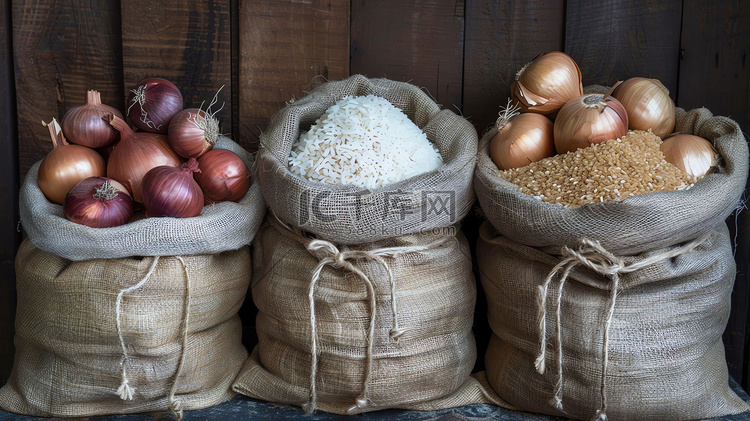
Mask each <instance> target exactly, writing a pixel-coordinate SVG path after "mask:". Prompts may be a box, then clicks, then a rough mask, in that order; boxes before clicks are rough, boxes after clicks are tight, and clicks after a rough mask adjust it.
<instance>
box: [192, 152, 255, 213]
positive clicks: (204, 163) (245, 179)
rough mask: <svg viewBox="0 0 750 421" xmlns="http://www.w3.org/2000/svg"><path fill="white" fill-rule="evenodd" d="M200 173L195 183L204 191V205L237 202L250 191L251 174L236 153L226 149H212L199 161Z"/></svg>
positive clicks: (196, 174)
mask: <svg viewBox="0 0 750 421" xmlns="http://www.w3.org/2000/svg"><path fill="white" fill-rule="evenodd" d="M198 167H199V168H200V170H201V171H200V172H198V173H195V174H194V175H195V181H196V182H198V185H199V186H200V187H201V190H203V196H204V199H205V200H204V204H206V205H211V204H214V203H217V202H223V201H237V200H239V199H241V198H242V197H243V196H244V195H245V193H247V191H248V190H250V184H251V182H252V180H251V179H250V173H249V172H248V170H247V166H246V165H245V162H244V161H242V158H240V157H239V155H237V154H236V153H234V152H232V151H229V150H226V149H212V150H210V151H208V152H206V154H205V155H203V156H202V157H200V158H199V159H198Z"/></svg>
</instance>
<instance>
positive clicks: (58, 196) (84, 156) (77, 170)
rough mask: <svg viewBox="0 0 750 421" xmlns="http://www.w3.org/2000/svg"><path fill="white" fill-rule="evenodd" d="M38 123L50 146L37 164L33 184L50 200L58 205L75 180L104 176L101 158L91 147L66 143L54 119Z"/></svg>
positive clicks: (74, 183)
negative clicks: (46, 133) (50, 149)
mask: <svg viewBox="0 0 750 421" xmlns="http://www.w3.org/2000/svg"><path fill="white" fill-rule="evenodd" d="M42 124H44V125H45V126H47V128H48V129H49V134H50V137H51V138H52V143H53V144H54V149H52V151H50V152H49V153H48V154H47V155H46V156H45V157H44V159H43V160H42V162H41V164H39V176H38V178H37V185H39V189H40V190H41V191H42V193H44V196H45V197H46V198H47V199H48V200H49V201H50V202H54V203H57V204H58V205H62V204H63V201H64V200H65V195H67V194H68V192H69V191H70V189H72V188H73V187H74V186H75V185H76V184H78V182H79V181H81V180H83V179H85V178H88V177H101V176H104V174H105V171H106V170H105V164H104V158H102V156H101V155H99V153H98V152H96V151H95V150H93V149H91V148H87V147H86V146H81V145H71V144H69V143H68V142H67V140H66V139H65V135H64V134H63V131H62V128H61V127H60V124H59V123H58V122H57V120H56V119H54V118H53V119H52V121H51V122H50V123H49V124H47V123H44V122H42Z"/></svg>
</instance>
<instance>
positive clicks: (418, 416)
mask: <svg viewBox="0 0 750 421" xmlns="http://www.w3.org/2000/svg"><path fill="white" fill-rule="evenodd" d="M729 383H730V385H731V386H732V389H733V390H734V391H735V392H737V394H738V395H739V396H740V397H741V398H742V399H744V400H745V402H748V403H750V396H748V394H747V393H746V392H745V391H744V390H743V389H742V388H741V387H740V386H739V385H738V384H737V383H736V382H735V381H734V380H733V379H730V382H729ZM170 419H174V418H173V417H172V415H168V414H137V415H117V416H101V417H91V418H86V420H87V421H161V420H164V421H166V420H170ZM183 419H184V420H185V421H198V420H200V421H214V420H216V421H240V420H252V421H283V420H305V421H330V420H354V421H356V420H364V421H485V420H487V421H489V420H493V421H552V420H558V421H560V420H565V418H559V417H550V416H546V415H537V414H530V413H526V412H518V411H511V410H508V409H504V408H500V407H498V406H494V405H487V404H476V405H468V406H464V407H461V408H454V409H445V410H440V411H426V412H417V411H400V410H384V411H377V412H370V413H366V414H359V415H352V416H342V415H334V414H328V413H323V412H316V413H314V414H312V415H305V414H304V412H302V410H301V409H300V408H296V407H280V406H276V405H272V404H269V403H266V402H260V401H257V400H254V399H249V398H246V397H242V396H238V397H236V398H234V399H232V400H230V401H228V402H224V403H222V404H220V405H217V406H214V407H212V408H207V409H200V410H195V411H186V412H185V415H184V418H183ZM11 420H12V421H38V420H45V421H51V420H53V419H50V418H37V417H26V416H20V415H15V414H10V413H7V412H3V411H0V421H11ZM739 420H750V413H745V414H741V415H734V416H729V417H721V418H713V421H739ZM665 421H667V420H665Z"/></svg>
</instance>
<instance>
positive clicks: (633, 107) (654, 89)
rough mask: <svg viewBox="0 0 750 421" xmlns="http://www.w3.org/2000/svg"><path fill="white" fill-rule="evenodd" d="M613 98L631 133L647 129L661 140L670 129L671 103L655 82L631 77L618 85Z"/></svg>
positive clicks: (664, 89)
mask: <svg viewBox="0 0 750 421" xmlns="http://www.w3.org/2000/svg"><path fill="white" fill-rule="evenodd" d="M613 96H614V97H615V98H617V100H618V101H620V103H621V104H622V105H623V107H625V110H626V111H627V112H628V121H629V124H628V127H629V128H630V129H631V130H648V129H651V131H652V132H653V133H654V134H655V135H657V136H659V137H661V138H664V137H666V136H669V134H671V133H672V130H674V124H675V108H674V101H672V98H670V97H669V91H668V90H667V88H666V87H664V85H662V83H661V82H659V80H657V79H647V78H645V77H633V78H630V79H628V80H626V81H625V82H622V84H620V85H619V86H617V88H616V89H615V91H614V94H613Z"/></svg>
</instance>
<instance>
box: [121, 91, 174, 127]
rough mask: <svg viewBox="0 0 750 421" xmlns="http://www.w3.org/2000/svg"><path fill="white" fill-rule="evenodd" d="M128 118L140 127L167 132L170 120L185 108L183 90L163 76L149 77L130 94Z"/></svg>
mask: <svg viewBox="0 0 750 421" xmlns="http://www.w3.org/2000/svg"><path fill="white" fill-rule="evenodd" d="M127 104H128V113H127V114H128V118H130V121H131V122H132V123H133V125H135V126H136V127H138V128H139V129H141V130H143V131H146V132H151V133H167V129H168V128H169V122H170V120H172V117H174V115H175V114H177V113H178V112H180V111H181V110H182V108H183V98H182V92H180V89H179V88H177V86H176V85H175V84H174V83H172V82H170V81H168V80H166V79H162V78H148V79H144V80H143V81H141V83H139V84H138V87H136V88H135V89H133V90H131V91H130V94H129V95H128V102H127Z"/></svg>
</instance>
